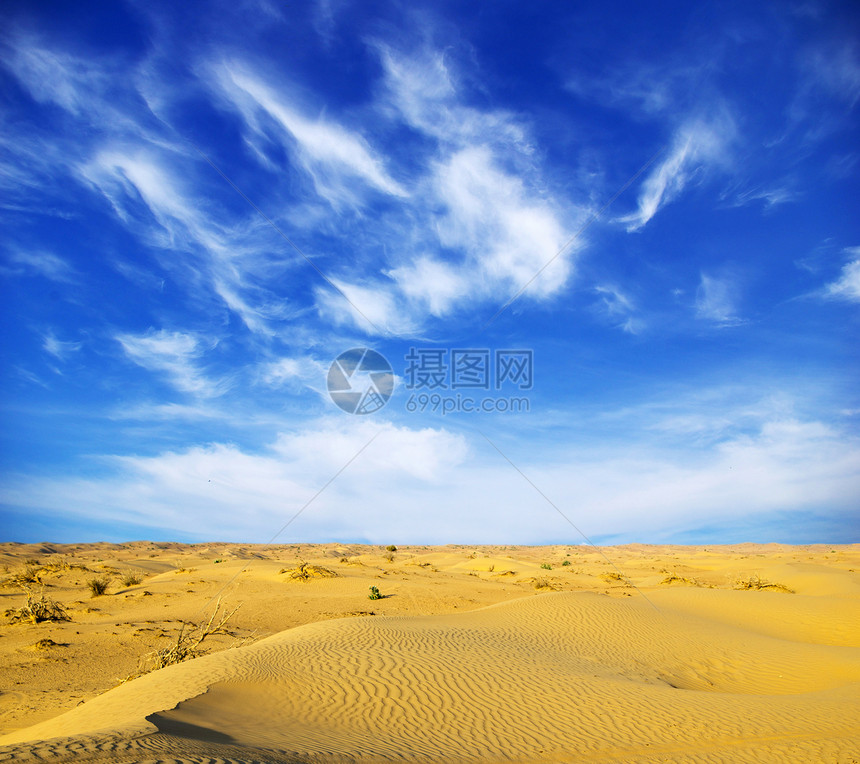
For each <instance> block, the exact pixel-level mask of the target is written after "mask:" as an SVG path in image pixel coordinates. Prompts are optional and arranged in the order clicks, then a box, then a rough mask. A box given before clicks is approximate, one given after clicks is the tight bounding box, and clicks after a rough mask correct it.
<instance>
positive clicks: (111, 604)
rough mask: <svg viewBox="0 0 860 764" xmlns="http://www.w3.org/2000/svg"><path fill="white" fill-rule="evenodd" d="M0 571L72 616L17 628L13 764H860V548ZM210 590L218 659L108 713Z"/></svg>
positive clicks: (555, 550) (130, 558) (334, 555)
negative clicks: (94, 588)
mask: <svg viewBox="0 0 860 764" xmlns="http://www.w3.org/2000/svg"><path fill="white" fill-rule="evenodd" d="M0 554H2V559H3V560H4V562H5V563H6V565H7V566H8V568H9V571H10V573H9V577H12V576H15V575H16V574H20V573H21V572H22V571H24V570H25V568H24V565H25V560H27V559H29V560H30V563H29V573H30V574H31V575H35V576H37V577H38V578H39V579H41V584H39V585H40V586H42V585H44V588H43V589H40V591H41V592H42V593H44V592H50V593H51V595H52V596H53V597H54V598H55V599H56V600H57V601H58V602H63V603H66V604H67V608H68V614H69V616H70V617H71V620H70V621H67V622H44V623H39V624H32V623H23V622H19V623H11V624H9V625H8V626H4V627H3V632H2V633H3V636H4V637H5V638H4V639H3V640H2V642H0V645H2V652H0V660H2V665H0V679H2V680H3V681H2V683H0V684H2V686H4V687H10V688H11V687H14V688H15V689H14V690H13V691H11V692H4V694H3V696H0V700H2V701H3V702H4V705H3V706H2V709H3V711H5V712H6V713H5V714H4V717H3V722H4V723H5V726H4V727H3V730H4V731H5V732H6V734H5V735H3V736H2V737H0V761H2V760H27V759H33V758H36V757H38V758H39V759H40V760H46V761H52V760H56V761H61V760H71V759H72V758H74V760H75V761H89V760H92V761H101V760H104V761H124V762H132V761H152V762H155V761H183V762H184V761H188V762H191V761H210V760H217V761H265V762H357V761H361V762H379V761H413V762H502V761H515V762H579V761H583V762H727V761H731V762H780V761H784V762H846V763H847V762H858V761H860V753H858V752H860V731H858V724H857V721H858V719H860V574H858V573H857V572H856V571H857V570H858V565H860V546H858V545H852V546H839V547H787V546H776V545H768V546H756V545H740V546H736V547H708V548H707V549H705V548H701V547H649V546H642V545H633V546H628V547H617V548H606V549H603V550H599V551H598V550H594V549H590V548H587V547H576V546H574V547H567V546H557V547H544V548H540V547H505V548H499V547H480V546H478V547H444V548H440V547H436V548H427V547H404V548H401V549H398V550H396V551H394V552H387V551H386V550H384V549H383V548H380V547H358V546H349V547H347V546H342V545H314V546H311V545H301V546H300V547H299V546H297V545H290V546H280V547H263V546H259V547H253V546H251V545H224V544H220V545H218V544H212V545H195V546H180V545H171V546H167V545H150V544H147V543H143V542H142V543H140V544H135V545H120V546H108V545H97V546H95V545H94V546H92V547H88V546H86V545H78V546H76V547H74V548H71V547H66V548H60V547H57V546H51V547H48V548H45V547H30V548H23V547H21V546H20V545H8V544H7V545H3V546H0ZM59 555H62V557H63V563H62V564H59V560H60V557H59ZM604 555H605V557H604ZM606 558H609V560H611V563H609V562H607V560H606ZM99 560H100V561H99ZM302 562H307V563H308V564H307V565H305V566H304V567H303V566H302V565H301V563H302ZM52 563H53V568H52V567H51V566H52ZM566 563H567V564H566ZM99 565H102V566H107V568H99ZM75 566H79V567H75ZM40 568H41V569H42V571H43V572H41V573H38V571H39V569H40ZM84 568H87V569H88V570H84ZM314 568H316V569H318V570H320V571H321V572H320V573H319V574H317V575H315V574H314V570H313V569H314ZM113 569H115V570H117V571H120V573H118V574H117V575H120V574H121V572H122V571H125V573H124V575H126V576H128V574H129V572H130V571H139V575H140V576H141V577H144V576H145V577H144V578H142V580H141V582H140V583H139V584H134V585H131V586H125V587H123V586H122V585H121V583H114V584H113V585H112V587H111V588H109V589H108V593H107V594H106V595H104V596H100V597H92V598H90V597H89V596H88V593H87V596H84V594H83V589H82V587H83V585H84V584H85V580H86V577H87V576H90V575H95V574H96V573H97V572H99V571H106V572H108V573H109V572H110V570H113ZM330 574H334V575H330ZM75 581H77V583H74V582H75ZM35 585H36V584H35V583H32V582H31V584H30V586H31V588H32V587H33V586H35ZM372 585H373V586H376V587H377V588H378V589H379V590H380V591H381V593H382V594H383V595H384V597H383V599H379V600H370V599H368V596H367V595H368V592H369V587H370V586H372ZM19 586H20V582H19ZM225 587H226V588H225ZM222 589H223V590H224V591H221V590H222ZM2 592H3V597H4V600H5V602H6V603H7V604H6V607H7V608H8V613H9V614H11V615H8V616H7V621H8V620H9V619H10V618H11V617H12V616H13V615H14V613H15V612H16V610H17V608H19V607H21V606H22V605H23V604H24V599H23V597H22V595H21V594H19V593H17V592H16V588H15V585H14V583H13V582H11V581H10V580H9V579H8V578H7V583H6V587H5V588H4V589H2ZM144 592H148V593H146V594H145V593H144ZM219 592H220V593H221V596H222V600H223V601H224V602H227V601H228V600H229V601H230V602H231V603H235V604H238V603H239V602H242V607H241V609H240V610H239V611H238V612H237V613H236V615H235V616H234V618H233V619H231V621H230V626H229V627H228V628H229V629H230V631H231V632H232V633H230V634H220V635H216V636H213V637H212V638H211V640H209V641H207V642H206V643H205V645H206V646H207V648H209V649H211V650H213V651H212V652H210V653H209V654H207V655H203V656H202V657H199V658H196V659H194V660H189V661H186V662H182V663H179V664H177V665H172V666H168V667H167V668H163V669H160V670H157V671H152V672H150V673H145V674H143V675H141V676H139V677H138V678H134V679H131V680H130V681H126V682H124V683H122V684H120V685H119V686H114V688H113V689H110V690H108V691H107V692H103V690H104V689H106V686H105V685H107V686H111V685H116V684H117V681H118V680H119V679H121V678H123V677H122V676H119V675H121V674H123V672H124V671H125V676H128V675H130V674H133V673H135V667H138V666H140V665H141V664H140V661H141V659H143V658H145V656H146V655H147V653H150V652H151V651H152V650H153V649H158V648H159V647H164V646H165V645H169V644H171V643H172V642H174V641H175V639H176V636H177V635H178V633H179V628H180V627H181V621H193V622H195V623H200V622H201V621H202V620H205V618H206V615H207V614H209V613H211V610H212V607H213V604H211V600H212V598H213V597H214V596H215V595H217V594H219ZM73 597H77V599H73ZM207 605H208V607H207ZM371 613H372V614H371ZM186 628H187V627H186ZM255 628H256V629H257V630H258V636H264V637H265V638H263V639H257V641H248V640H245V641H246V644H245V645H244V646H241V647H235V648H233V649H230V648H231V645H235V644H238V643H239V642H241V640H242V638H243V637H246V636H247V635H249V634H251V633H252V630H253V629H255ZM267 634H268V635H270V636H266V635H267ZM44 640H50V641H51V642H52V643H53V644H52V645H47V646H44V645H43V646H42V647H38V644H39V643H40V642H43V641H44ZM77 657H80V661H77V660H76V658H77ZM96 664H101V671H100V677H101V678H99V677H98V676H96V675H95V674H94V673H93V671H94V669H93V670H91V671H90V672H89V674H88V673H87V667H88V666H94V665H96ZM126 669H128V671H126ZM95 673H96V674H98V673H99V672H98V671H96V672H95ZM51 681H54V686H55V688H56V689H55V692H56V693H57V694H56V695H52V694H51V693H50V692H48V693H47V694H46V693H43V692H42V688H43V685H45V686H47V685H48V683H49V682H51ZM15 682H17V684H15ZM99 682H101V684H99ZM64 694H65V695H68V696H69V697H68V698H65V697H64ZM76 697H81V698H83V697H90V699H89V700H87V702H84V703H81V704H80V705H75V704H76V703H77V702H78V701H77V700H76V699H75V698H76ZM40 699H41V700H40ZM64 709H70V710H65V712H64V713H61V712H62V711H63V710H64ZM16 711H17V715H16ZM34 722H35V723H34ZM30 725H32V726H30Z"/></svg>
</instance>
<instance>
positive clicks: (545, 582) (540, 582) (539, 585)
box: [529, 578, 557, 591]
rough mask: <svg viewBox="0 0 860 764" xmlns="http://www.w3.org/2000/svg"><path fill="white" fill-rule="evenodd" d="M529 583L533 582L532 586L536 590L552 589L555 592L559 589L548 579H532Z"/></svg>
mask: <svg viewBox="0 0 860 764" xmlns="http://www.w3.org/2000/svg"><path fill="white" fill-rule="evenodd" d="M529 581H531V583H532V586H534V588H535V589H551V590H553V591H555V590H556V588H557V587H556V586H555V584H553V583H552V582H551V581H550V580H549V579H547V578H530V579H529Z"/></svg>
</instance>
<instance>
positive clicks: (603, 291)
mask: <svg viewBox="0 0 860 764" xmlns="http://www.w3.org/2000/svg"><path fill="white" fill-rule="evenodd" d="M594 291H595V293H596V294H598V295H599V297H600V301H599V303H598V305H599V310H600V312H601V313H602V314H603V315H604V316H605V317H606V318H607V319H608V320H609V321H611V322H612V323H613V324H614V325H615V326H616V327H618V328H619V329H621V330H622V331H625V332H627V333H629V334H640V333H641V332H642V331H644V329H645V325H646V324H645V321H644V319H642V318H641V317H640V316H638V315H637V310H636V306H635V304H634V303H633V300H632V298H631V297H629V296H628V295H626V294H625V293H624V292H622V291H621V289H619V288H618V287H617V286H614V285H611V284H599V285H597V286H596V287H594Z"/></svg>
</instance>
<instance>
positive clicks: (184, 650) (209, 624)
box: [141, 598, 241, 673]
mask: <svg viewBox="0 0 860 764" xmlns="http://www.w3.org/2000/svg"><path fill="white" fill-rule="evenodd" d="M240 607H241V605H237V606H236V607H234V608H233V609H232V610H230V611H227V610H222V609H221V600H220V598H219V599H218V601H217V602H216V603H215V609H214V610H213V611H212V615H211V616H210V617H209V620H208V621H206V623H205V624H185V623H183V624H182V628H181V629H180V630H179V634H177V636H176V640H175V641H174V642H173V644H171V645H169V646H168V647H164V648H162V649H161V650H156V651H155V652H153V653H151V654H150V655H149V656H148V661H147V664H148V665H147V666H145V667H144V670H143V671H141V673H147V672H149V671H155V670H157V669H161V668H164V667H165V666H172V665H174V664H176V663H182V662H183V661H187V660H190V659H191V658H196V657H197V656H198V655H201V654H202V650H201V649H200V645H202V644H203V642H204V641H205V640H206V638H207V637H211V636H212V635H213V634H230V632H229V631H227V629H226V625H227V621H229V620H230V619H231V618H232V617H233V616H234V615H235V614H236V611H237V610H238V609H239V608H240Z"/></svg>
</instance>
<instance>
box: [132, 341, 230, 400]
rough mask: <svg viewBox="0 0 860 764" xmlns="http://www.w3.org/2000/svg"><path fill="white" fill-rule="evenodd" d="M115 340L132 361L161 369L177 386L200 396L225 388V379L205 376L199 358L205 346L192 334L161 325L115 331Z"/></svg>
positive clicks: (222, 391)
mask: <svg viewBox="0 0 860 764" xmlns="http://www.w3.org/2000/svg"><path fill="white" fill-rule="evenodd" d="M116 340H117V341H118V342H119V343H120V344H121V345H122V348H123V350H124V351H125V353H126V355H127V356H128V357H129V358H130V359H131V360H132V361H134V363H136V364H137V365H138V366H142V367H143V368H144V369H147V370H149V371H154V372H161V373H162V374H164V375H165V377H166V378H167V380H168V381H169V383H170V384H171V385H173V386H174V387H175V388H176V389H177V390H181V391H182V392H186V393H192V394H194V395H199V396H203V397H211V396H217V395H222V394H223V393H224V392H226V389H227V385H226V383H225V382H224V381H219V382H216V381H213V380H211V379H209V378H207V377H206V375H205V373H204V372H203V370H202V369H201V368H200V366H199V363H198V361H199V360H200V358H201V357H202V355H203V353H204V352H205V350H206V349H207V348H206V347H205V346H204V345H203V343H201V341H200V340H199V339H198V338H197V337H195V336H194V335H192V334H187V333H184V332H168V331H167V330H165V329H160V330H159V331H157V332H156V331H150V332H148V333H147V334H142V335H140V334H138V335H135V334H118V335H117V336H116ZM208 344H209V346H210V347H211V346H212V345H213V344H214V343H208Z"/></svg>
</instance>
